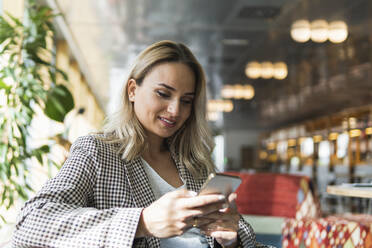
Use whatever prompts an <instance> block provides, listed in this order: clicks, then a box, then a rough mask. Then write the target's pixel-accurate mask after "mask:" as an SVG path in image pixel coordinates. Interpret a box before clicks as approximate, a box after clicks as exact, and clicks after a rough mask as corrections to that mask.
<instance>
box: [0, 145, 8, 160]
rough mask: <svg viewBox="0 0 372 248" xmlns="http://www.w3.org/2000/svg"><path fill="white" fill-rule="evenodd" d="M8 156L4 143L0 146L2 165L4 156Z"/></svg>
mask: <svg viewBox="0 0 372 248" xmlns="http://www.w3.org/2000/svg"><path fill="white" fill-rule="evenodd" d="M7 154H8V146H7V145H6V144H4V143H2V144H0V163H1V164H3V163H4V162H5V160H6V159H7V158H6V156H7Z"/></svg>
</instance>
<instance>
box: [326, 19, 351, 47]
mask: <svg viewBox="0 0 372 248" xmlns="http://www.w3.org/2000/svg"><path fill="white" fill-rule="evenodd" d="M347 35H348V30H347V25H346V23H345V22H343V21H333V22H331V23H329V40H330V41H331V42H333V43H341V42H343V41H345V40H346V38H347Z"/></svg>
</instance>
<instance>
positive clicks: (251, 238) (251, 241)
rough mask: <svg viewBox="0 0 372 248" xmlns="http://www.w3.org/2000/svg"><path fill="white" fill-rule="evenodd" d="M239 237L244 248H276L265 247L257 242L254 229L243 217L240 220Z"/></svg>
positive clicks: (271, 247)
mask: <svg viewBox="0 0 372 248" xmlns="http://www.w3.org/2000/svg"><path fill="white" fill-rule="evenodd" d="M238 236H239V239H240V242H241V245H242V247H244V248H248V247H256V248H275V247H273V246H268V245H264V244H261V243H259V242H257V241H256V235H255V233H254V231H253V228H252V227H251V225H249V224H248V223H247V222H246V221H245V220H244V219H243V217H240V220H239V230H238Z"/></svg>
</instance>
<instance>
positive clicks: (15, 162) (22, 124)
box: [0, 0, 74, 221]
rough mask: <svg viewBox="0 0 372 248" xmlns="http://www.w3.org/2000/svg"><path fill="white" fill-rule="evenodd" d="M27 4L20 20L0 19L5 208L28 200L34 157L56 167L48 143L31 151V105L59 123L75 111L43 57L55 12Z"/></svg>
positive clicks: (1, 198)
mask: <svg viewBox="0 0 372 248" xmlns="http://www.w3.org/2000/svg"><path fill="white" fill-rule="evenodd" d="M25 4H26V6H27V7H26V8H25V16H24V18H23V19H22V21H21V20H19V19H17V18H15V17H13V16H11V15H10V14H5V15H3V16H0V205H5V206H6V208H9V207H11V206H13V205H14V201H15V199H16V198H18V197H21V198H23V199H27V197H28V192H29V191H30V190H32V188H31V186H30V185H29V183H28V182H27V176H28V173H29V166H30V164H31V160H32V159H33V158H36V160H37V161H38V162H39V163H40V164H42V165H48V166H53V164H55V163H54V162H53V161H52V160H51V159H50V158H49V157H48V156H47V154H48V153H49V151H50V144H52V143H51V142H50V143H48V144H45V145H43V146H41V147H38V148H32V147H30V144H29V143H30V142H29V139H30V135H29V126H30V125H31V122H32V119H33V118H34V116H35V107H37V106H39V107H41V109H43V110H44V113H45V114H46V115H47V116H48V117H50V118H51V119H53V120H56V121H59V122H63V120H64V117H65V115H66V114H67V113H68V112H69V111H70V110H71V109H72V108H73V107H74V102H73V98H72V95H71V93H70V92H69V91H68V89H67V88H66V87H65V86H63V85H61V84H59V85H57V84H56V76H57V74H60V75H61V76H62V78H63V79H64V80H67V76H66V74H65V73H63V72H62V71H61V70H59V69H57V68H56V66H55V65H54V64H53V63H52V62H49V61H48V60H47V59H45V58H46V57H49V58H52V57H53V56H55V54H54V52H53V50H52V49H51V48H49V46H48V42H47V41H48V39H52V37H54V28H53V23H52V19H53V17H55V14H53V13H52V10H51V9H50V8H49V7H45V6H38V5H36V4H35V1H34V0H29V1H26V3H25ZM2 218H3V217H2ZM3 220H4V221H5V219H4V218H3Z"/></svg>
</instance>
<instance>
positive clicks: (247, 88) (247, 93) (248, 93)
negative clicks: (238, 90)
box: [243, 84, 254, 100]
mask: <svg viewBox="0 0 372 248" xmlns="http://www.w3.org/2000/svg"><path fill="white" fill-rule="evenodd" d="M243 92H244V93H243V98H244V99H246V100H250V99H252V98H253V97H254V88H253V86H252V85H250V84H246V85H244V91H243Z"/></svg>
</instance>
